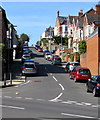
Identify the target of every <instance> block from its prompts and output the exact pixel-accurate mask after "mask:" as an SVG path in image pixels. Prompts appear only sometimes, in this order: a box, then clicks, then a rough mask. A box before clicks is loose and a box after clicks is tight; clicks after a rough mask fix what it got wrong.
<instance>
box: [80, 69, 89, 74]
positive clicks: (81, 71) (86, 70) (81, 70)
mask: <svg viewBox="0 0 100 120" xmlns="http://www.w3.org/2000/svg"><path fill="white" fill-rule="evenodd" d="M79 73H90V70H89V69H80V70H79Z"/></svg>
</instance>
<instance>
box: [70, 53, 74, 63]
mask: <svg viewBox="0 0 100 120" xmlns="http://www.w3.org/2000/svg"><path fill="white" fill-rule="evenodd" d="M70 59H71V61H72V62H73V61H74V53H72V54H71V55H70Z"/></svg>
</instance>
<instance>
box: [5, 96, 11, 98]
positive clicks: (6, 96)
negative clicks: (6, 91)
mask: <svg viewBox="0 0 100 120" xmlns="http://www.w3.org/2000/svg"><path fill="white" fill-rule="evenodd" d="M4 97H5V98H12V97H11V96H4Z"/></svg>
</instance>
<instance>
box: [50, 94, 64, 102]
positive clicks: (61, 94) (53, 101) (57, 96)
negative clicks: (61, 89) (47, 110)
mask: <svg viewBox="0 0 100 120" xmlns="http://www.w3.org/2000/svg"><path fill="white" fill-rule="evenodd" d="M62 94H63V93H60V94H59V95H58V96H57V97H56V98H54V99H52V100H49V101H53V102H54V101H56V100H57V99H58V98H60V97H61V96H62Z"/></svg>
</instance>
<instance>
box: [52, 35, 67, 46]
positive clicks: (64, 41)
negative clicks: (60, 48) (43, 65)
mask: <svg viewBox="0 0 100 120" xmlns="http://www.w3.org/2000/svg"><path fill="white" fill-rule="evenodd" d="M53 39H54V43H55V44H57V45H59V44H61V43H62V45H66V46H68V38H67V37H62V36H53Z"/></svg>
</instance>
